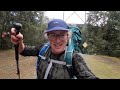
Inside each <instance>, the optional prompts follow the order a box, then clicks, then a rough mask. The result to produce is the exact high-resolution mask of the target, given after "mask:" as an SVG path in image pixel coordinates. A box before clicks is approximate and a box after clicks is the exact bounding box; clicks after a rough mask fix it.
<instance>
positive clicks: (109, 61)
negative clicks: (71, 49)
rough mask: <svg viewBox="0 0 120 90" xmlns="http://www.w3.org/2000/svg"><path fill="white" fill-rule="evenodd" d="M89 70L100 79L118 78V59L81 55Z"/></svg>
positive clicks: (119, 67)
mask: <svg viewBox="0 0 120 90" xmlns="http://www.w3.org/2000/svg"><path fill="white" fill-rule="evenodd" d="M83 57H84V59H85V62H86V63H87V65H88V67H89V68H90V69H91V71H92V72H93V73H94V74H95V75H96V76H98V77H99V78H100V79H120V59H119V58H116V57H108V56H97V55H96V56H94V55H83Z"/></svg>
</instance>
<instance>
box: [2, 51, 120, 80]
mask: <svg viewBox="0 0 120 90" xmlns="http://www.w3.org/2000/svg"><path fill="white" fill-rule="evenodd" d="M82 56H83V58H84V59H85V62H86V64H87V65H88V67H89V68H90V69H91V71H92V72H93V73H94V74H95V75H96V76H97V77H99V78H100V79H120V58H116V57H108V56H98V55H82ZM36 60H37V57H23V56H21V55H19V67H20V72H21V79H35V78H36ZM0 79H18V76H17V74H16V61H15V52H14V50H7V51H6V50H5V51H0Z"/></svg>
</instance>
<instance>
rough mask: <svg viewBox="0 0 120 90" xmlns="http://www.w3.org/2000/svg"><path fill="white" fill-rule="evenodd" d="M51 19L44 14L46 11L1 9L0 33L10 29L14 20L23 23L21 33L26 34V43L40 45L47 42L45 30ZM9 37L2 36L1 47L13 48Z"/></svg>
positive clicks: (0, 39)
mask: <svg viewBox="0 0 120 90" xmlns="http://www.w3.org/2000/svg"><path fill="white" fill-rule="evenodd" d="M48 20H49V19H48V18H47V17H45V16H44V11H0V34H1V35H2V32H8V31H10V27H11V25H12V24H13V23H14V22H19V23H21V24H22V25H23V27H22V30H21V33H22V34H23V35H24V41H25V44H28V45H38V44H39V43H43V42H45V40H44V39H43V37H42V36H43V32H44V30H45V29H46V27H47V26H46V25H47V24H46V23H47V21H48ZM12 47H13V45H12V43H11V42H10V40H9V38H5V39H3V38H1V37H0V49H8V48H12Z"/></svg>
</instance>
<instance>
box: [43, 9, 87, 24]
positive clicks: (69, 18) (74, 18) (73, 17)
mask: <svg viewBox="0 0 120 90" xmlns="http://www.w3.org/2000/svg"><path fill="white" fill-rule="evenodd" d="M45 15H46V16H48V17H49V19H53V18H54V19H63V18H64V20H65V21H66V22H67V23H71V24H84V23H85V11H46V13H45Z"/></svg>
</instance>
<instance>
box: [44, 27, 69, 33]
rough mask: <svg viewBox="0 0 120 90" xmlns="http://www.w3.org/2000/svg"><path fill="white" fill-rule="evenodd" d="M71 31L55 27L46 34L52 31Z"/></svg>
mask: <svg viewBox="0 0 120 90" xmlns="http://www.w3.org/2000/svg"><path fill="white" fill-rule="evenodd" d="M68 30H69V29H66V28H63V27H54V28H51V29H49V30H47V31H45V33H48V32H52V31H68Z"/></svg>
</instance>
